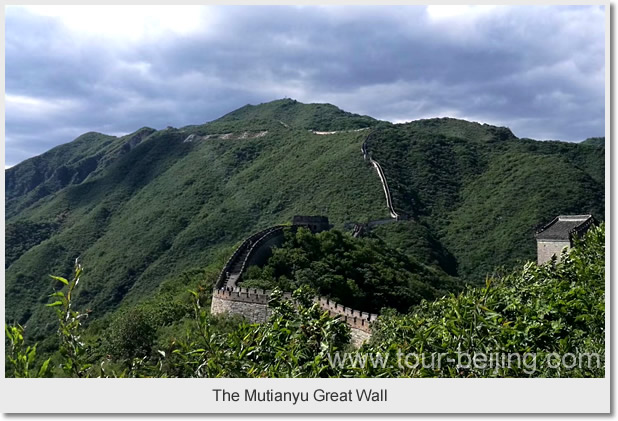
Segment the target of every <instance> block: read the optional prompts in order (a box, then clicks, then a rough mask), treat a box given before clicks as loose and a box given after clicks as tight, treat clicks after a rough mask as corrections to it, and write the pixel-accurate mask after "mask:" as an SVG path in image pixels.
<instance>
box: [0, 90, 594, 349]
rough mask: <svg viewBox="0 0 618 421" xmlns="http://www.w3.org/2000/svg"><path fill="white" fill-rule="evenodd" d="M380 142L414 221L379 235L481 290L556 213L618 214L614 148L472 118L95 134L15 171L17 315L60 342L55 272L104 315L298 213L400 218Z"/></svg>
mask: <svg viewBox="0 0 618 421" xmlns="http://www.w3.org/2000/svg"><path fill="white" fill-rule="evenodd" d="M333 132H334V133H333ZM364 143H365V144H366V146H367V149H368V151H369V153H370V154H371V156H372V157H373V158H374V159H376V160H377V161H379V162H380V164H381V166H382V168H383V170H384V173H385V175H386V177H387V180H388V184H389V186H390V189H391V193H392V198H393V202H394V205H395V208H396V209H398V211H399V212H400V213H401V214H402V215H407V216H408V219H407V220H405V221H399V222H396V223H390V224H384V225H379V226H378V227H377V228H375V229H374V230H373V231H372V233H371V235H375V236H377V237H379V239H380V241H384V242H385V244H387V245H388V246H390V247H393V248H395V249H397V251H398V252H399V253H401V254H405V255H407V257H406V259H408V260H405V262H408V263H405V264H404V263H401V265H402V267H404V268H417V269H418V271H419V272H418V273H419V274H423V273H432V279H434V278H435V279H437V278H440V279H441V278H443V277H449V276H448V275H450V276H453V277H460V278H462V279H466V280H473V281H474V280H477V279H480V278H482V277H484V274H485V273H487V272H490V271H492V270H494V268H495V267H496V266H500V265H506V266H511V265H513V264H515V263H516V262H517V261H519V260H520V259H530V258H533V257H534V241H533V234H534V229H535V227H536V226H537V225H539V224H540V223H542V222H545V221H547V220H549V219H551V218H553V217H554V216H555V215H556V214H559V213H587V212H591V213H594V214H595V216H596V217H597V218H599V219H602V217H603V213H604V153H605V150H604V147H603V146H599V147H590V145H586V144H584V143H582V144H575V143H565V142H538V141H534V140H530V139H518V138H516V137H515V136H514V135H513V134H512V133H511V132H510V130H508V129H506V128H498V127H493V126H487V125H480V124H478V123H470V122H466V121H461V120H453V119H431V120H421V121H415V122H412V123H408V124H397V125H393V124H390V123H387V122H382V121H378V120H375V119H373V118H370V117H366V116H360V115H356V114H350V113H347V112H344V111H342V110H340V109H338V108H337V107H334V106H332V105H329V104H301V103H299V102H297V101H294V100H289V99H285V100H278V101H273V102H270V103H266V104H261V105H258V106H249V105H248V106H245V107H242V108H240V109H239V110H236V111H234V112H232V113H229V114H227V115H225V116H223V117H222V118H220V119H218V120H215V121H212V122H210V123H207V124H203V125H195V126H187V127H183V128H178V129H177V128H172V127H170V128H167V129H165V130H159V131H155V130H153V129H148V128H143V129H140V130H138V131H137V132H135V133H132V134H129V135H127V136H123V137H113V136H106V135H103V134H98V133H87V134H85V135H82V136H80V137H79V138H77V139H76V140H74V141H73V142H70V143H68V144H65V145H62V146H59V147H57V148H54V149H52V150H50V151H49V152H46V153H44V154H42V155H40V156H38V157H34V158H32V159H29V160H27V161H24V162H22V163H21V164H18V165H16V166H14V167H12V168H10V169H8V170H6V171H5V176H6V185H5V186H6V196H5V198H6V250H7V251H6V272H5V273H6V291H5V297H6V316H7V321H9V322H10V321H18V322H19V323H22V324H26V323H27V324H28V328H29V334H30V335H32V337H33V338H34V339H40V338H43V337H45V336H46V335H47V334H48V332H49V331H50V329H51V328H53V325H51V324H50V323H49V321H50V320H53V318H54V314H53V312H52V309H49V308H45V307H44V306H43V303H46V302H47V300H48V295H49V294H50V293H51V292H52V291H53V289H54V281H53V280H51V279H50V278H49V277H48V276H47V275H48V274H50V273H53V274H68V273H70V272H71V268H72V266H73V262H74V260H75V259H76V258H77V257H79V258H80V259H81V262H82V263H83V264H84V266H85V268H86V270H85V272H84V274H83V276H82V278H81V281H80V288H79V295H78V296H77V297H75V305H76V306H79V307H80V308H84V309H91V310H92V313H91V319H95V320H96V319H98V318H101V317H103V316H104V315H106V314H110V313H111V312H113V311H114V310H116V309H117V308H119V307H129V306H131V305H133V304H135V303H138V302H141V301H143V300H145V299H147V298H148V297H152V296H153V295H154V294H155V293H156V292H158V291H160V290H161V288H163V287H164V285H165V282H164V281H165V280H167V279H171V278H174V279H179V276H180V275H181V274H182V273H183V272H187V271H190V270H191V269H196V268H197V269H199V268H204V267H206V266H209V265H210V266H211V267H218V268H220V267H221V266H222V265H223V262H224V261H225V259H226V258H227V257H228V256H229V255H230V254H231V252H232V251H233V246H234V245H237V244H239V242H240V241H242V240H243V239H244V238H246V237H248V236H249V235H251V234H252V233H254V232H256V231H258V230H260V229H263V228H266V227H269V226H271V225H274V224H281V223H286V222H289V221H290V220H291V218H292V216H293V215H296V214H301V215H327V216H328V217H329V219H330V221H331V223H332V224H334V226H335V228H338V229H341V230H344V229H346V227H349V224H351V223H355V222H367V221H375V220H386V219H389V218H390V217H389V211H388V209H387V208H386V201H385V197H384V192H383V189H382V184H381V182H380V178H379V177H378V175H377V173H376V171H375V170H374V169H373V167H372V166H371V164H370V162H369V160H364V159H363V154H362V153H361V146H362V145H363V144H364ZM346 241H348V240H346ZM346 244H348V243H347V242H346ZM349 247H350V249H351V250H356V249H358V247H355V246H353V245H349ZM372 247H374V246H372ZM361 249H362V248H361ZM391 255H392V253H391V252H389V254H388V255H387V256H391ZM355 258H358V259H362V258H363V257H362V256H356V257H355ZM386 258H387V257H384V259H386ZM389 258H390V257H389ZM380 259H382V258H380ZM397 261H401V259H398V260H397ZM402 270H404V269H402ZM405 270H408V269H405ZM349 272H350V273H353V272H354V271H349ZM316 273H318V272H316ZM320 273H322V272H320ZM342 273H343V272H342ZM447 274H448V275H447ZM419 276H420V275H419ZM420 277H422V276H420ZM371 279H372V282H373V280H374V279H375V278H374V277H373V275H372V277H371ZM410 279H411V280H410V282H418V280H417V279H416V278H414V279H412V278H410ZM365 293H366V292H365ZM358 296H363V294H362V293H361V292H359V293H358Z"/></svg>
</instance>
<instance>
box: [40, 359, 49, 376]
mask: <svg viewBox="0 0 618 421" xmlns="http://www.w3.org/2000/svg"><path fill="white" fill-rule="evenodd" d="M50 361H51V357H50V358H48V359H46V360H45V361H44V362H43V365H42V366H41V368H40V369H39V374H38V376H37V377H45V376H47V369H48V367H49V362H50Z"/></svg>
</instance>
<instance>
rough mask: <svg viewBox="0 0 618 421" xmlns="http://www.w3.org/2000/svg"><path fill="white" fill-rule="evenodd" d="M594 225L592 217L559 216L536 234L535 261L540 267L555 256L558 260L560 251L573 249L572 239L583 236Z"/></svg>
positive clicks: (594, 221)
mask: <svg viewBox="0 0 618 421" xmlns="http://www.w3.org/2000/svg"><path fill="white" fill-rule="evenodd" d="M594 224H596V220H595V219H594V218H593V217H592V215H560V216H557V217H556V218H554V219H553V220H552V221H551V222H550V223H549V224H547V225H544V226H543V227H542V228H541V229H540V230H538V231H537V232H536V244H537V261H538V264H539V265H541V264H543V263H545V262H548V261H550V260H551V258H552V256H556V257H557V258H558V260H559V259H560V255H561V253H562V250H563V249H564V248H566V249H567V250H569V249H570V248H571V247H573V239H574V238H575V237H579V236H581V235H583V234H584V233H585V232H586V231H588V229H590V227H591V226H593V225H594Z"/></svg>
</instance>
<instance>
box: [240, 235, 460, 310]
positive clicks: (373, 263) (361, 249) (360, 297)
mask: <svg viewBox="0 0 618 421" xmlns="http://www.w3.org/2000/svg"><path fill="white" fill-rule="evenodd" d="M286 236H287V240H286V243H285V244H284V246H283V247H281V248H276V249H274V250H273V255H272V257H271V258H270V259H269V260H268V264H267V265H266V266H264V267H263V268H262V269H258V268H252V269H251V270H250V271H249V272H248V273H247V274H246V275H245V278H244V279H245V280H244V281H243V286H246V287H258V288H269V289H272V288H274V287H279V288H282V289H285V290H295V289H297V288H299V287H301V286H304V285H308V286H310V287H312V288H314V289H315V290H317V291H318V293H319V294H320V295H323V296H326V297H330V298H332V299H333V300H334V301H336V302H338V303H340V304H343V305H346V306H348V307H353V308H355V309H358V310H362V311H367V312H372V313H378V312H379V311H380V310H381V309H382V308H384V307H393V308H396V309H398V310H400V311H403V312H406V311H408V309H409V308H410V307H411V306H413V305H415V304H418V303H419V302H420V301H421V300H422V299H434V298H436V297H439V296H441V295H443V294H445V293H446V289H450V288H453V287H454V285H453V281H452V280H451V279H450V278H449V277H448V276H447V275H446V274H445V273H443V272H441V271H439V270H437V269H432V268H429V267H427V266H425V265H423V264H420V263H418V262H417V261H415V260H413V259H411V258H409V257H407V256H405V255H404V254H402V253H400V252H397V251H395V250H394V249H392V248H390V247H388V246H387V245H386V244H385V243H384V242H382V241H380V240H379V239H375V238H366V239H365V238H358V239H355V238H352V237H351V236H349V235H346V234H343V233H342V232H341V231H338V230H330V231H324V232H321V233H318V234H315V235H314V234H312V233H311V231H309V230H308V229H304V228H301V229H298V230H297V231H296V232H295V233H293V232H288V233H287V234H286Z"/></svg>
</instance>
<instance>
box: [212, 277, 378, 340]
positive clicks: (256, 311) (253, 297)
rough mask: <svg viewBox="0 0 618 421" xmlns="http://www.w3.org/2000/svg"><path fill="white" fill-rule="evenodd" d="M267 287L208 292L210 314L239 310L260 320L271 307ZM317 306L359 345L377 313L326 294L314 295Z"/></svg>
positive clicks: (234, 312)
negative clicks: (336, 319)
mask: <svg viewBox="0 0 618 421" xmlns="http://www.w3.org/2000/svg"><path fill="white" fill-rule="evenodd" d="M270 296H271V291H268V290H261V289H253V288H241V287H236V288H222V289H215V290H214V291H213V293H212V305H211V308H210V311H211V313H212V314H220V313H230V314H240V315H241V316H244V317H245V318H246V319H247V320H248V321H249V322H251V323H264V322H266V321H267V320H268V318H269V317H270V314H271V310H270V308H269V307H268V301H269V300H270ZM283 298H284V299H288V300H292V294H291V293H289V292H286V293H284V294H283ZM315 302H316V303H317V304H318V305H319V306H320V308H321V309H322V310H323V311H325V312H328V314H329V315H330V316H331V317H339V318H340V319H341V320H343V321H344V322H345V323H346V324H347V325H348V326H349V327H350V333H351V337H352V340H351V343H352V344H353V345H355V346H360V345H361V344H362V343H363V342H365V341H367V340H368V339H369V338H370V337H371V324H372V323H373V322H374V321H375V320H376V319H377V318H378V315H377V314H372V313H366V312H363V311H359V310H355V309H353V308H349V307H345V306H342V305H340V304H338V303H336V302H334V301H331V300H330V299H328V298H326V297H318V298H315Z"/></svg>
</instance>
